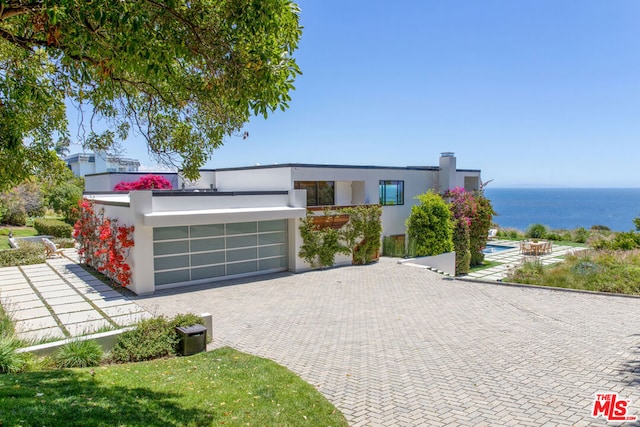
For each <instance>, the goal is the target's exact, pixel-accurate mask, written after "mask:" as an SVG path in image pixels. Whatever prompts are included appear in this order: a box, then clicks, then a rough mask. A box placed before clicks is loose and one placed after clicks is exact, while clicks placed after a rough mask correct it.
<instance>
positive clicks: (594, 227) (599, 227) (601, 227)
mask: <svg viewBox="0 0 640 427" xmlns="http://www.w3.org/2000/svg"><path fill="white" fill-rule="evenodd" d="M591 229H592V230H595V231H611V229H610V228H609V227H607V226H606V225H599V224H596V225H592V226H591Z"/></svg>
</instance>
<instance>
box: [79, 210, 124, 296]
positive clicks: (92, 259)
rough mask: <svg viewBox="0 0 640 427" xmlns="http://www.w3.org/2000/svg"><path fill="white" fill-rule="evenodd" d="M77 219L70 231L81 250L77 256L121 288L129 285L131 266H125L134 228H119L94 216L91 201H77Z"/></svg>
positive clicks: (98, 216) (100, 216) (103, 217)
mask: <svg viewBox="0 0 640 427" xmlns="http://www.w3.org/2000/svg"><path fill="white" fill-rule="evenodd" d="M79 205H80V219H78V221H77V222H76V223H75V225H74V227H73V237H74V238H75V239H76V240H77V242H78V244H79V246H80V248H79V249H78V255H79V256H80V260H81V261H82V262H84V263H85V264H87V265H89V266H91V267H93V268H95V269H96V270H98V271H99V272H101V273H103V274H104V275H105V276H107V277H109V278H110V279H112V280H114V281H115V282H117V283H119V284H120V285H122V286H123V287H126V286H128V285H129V284H131V266H130V265H129V264H128V263H127V256H128V255H129V248H131V247H132V246H133V245H134V241H133V231H134V227H133V226H119V225H118V221H117V220H115V219H111V218H108V217H105V216H104V210H103V209H100V210H99V211H97V212H96V209H95V205H94V203H93V202H92V201H90V200H86V199H83V200H82V201H80V204H79Z"/></svg>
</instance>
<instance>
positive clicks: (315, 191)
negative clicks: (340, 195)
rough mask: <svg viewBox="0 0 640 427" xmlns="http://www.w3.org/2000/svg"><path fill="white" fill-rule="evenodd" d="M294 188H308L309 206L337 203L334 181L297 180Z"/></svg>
mask: <svg viewBox="0 0 640 427" xmlns="http://www.w3.org/2000/svg"><path fill="white" fill-rule="evenodd" d="M293 188H295V189H296V190H307V206H333V205H335V182H334V181H295V182H294V183H293Z"/></svg>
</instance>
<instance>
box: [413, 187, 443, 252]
mask: <svg viewBox="0 0 640 427" xmlns="http://www.w3.org/2000/svg"><path fill="white" fill-rule="evenodd" d="M416 199H418V200H419V201H420V204H419V205H415V206H412V207H411V215H410V216H409V218H408V219H407V234H408V235H409V240H410V241H412V242H413V244H414V245H415V255H416V256H431V255H440V254H442V253H445V252H451V251H452V250H453V219H452V215H451V211H449V207H448V206H447V204H446V203H445V201H444V200H443V199H442V197H441V196H440V195H438V194H436V193H434V192H433V191H429V192H427V193H425V194H421V195H419V196H417V197H416Z"/></svg>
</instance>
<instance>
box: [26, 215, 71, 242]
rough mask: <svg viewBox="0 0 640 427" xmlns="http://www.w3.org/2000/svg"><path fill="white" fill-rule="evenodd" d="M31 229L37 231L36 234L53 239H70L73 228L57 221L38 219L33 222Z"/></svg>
mask: <svg viewBox="0 0 640 427" xmlns="http://www.w3.org/2000/svg"><path fill="white" fill-rule="evenodd" d="M33 228H35V229H36V230H37V231H38V234H43V235H50V236H54V237H64V238H70V237H71V234H72V233H73V227H72V226H71V225H69V224H67V223H66V222H64V221H60V220H59V219H43V218H38V219H36V220H35V221H34V222H33Z"/></svg>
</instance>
